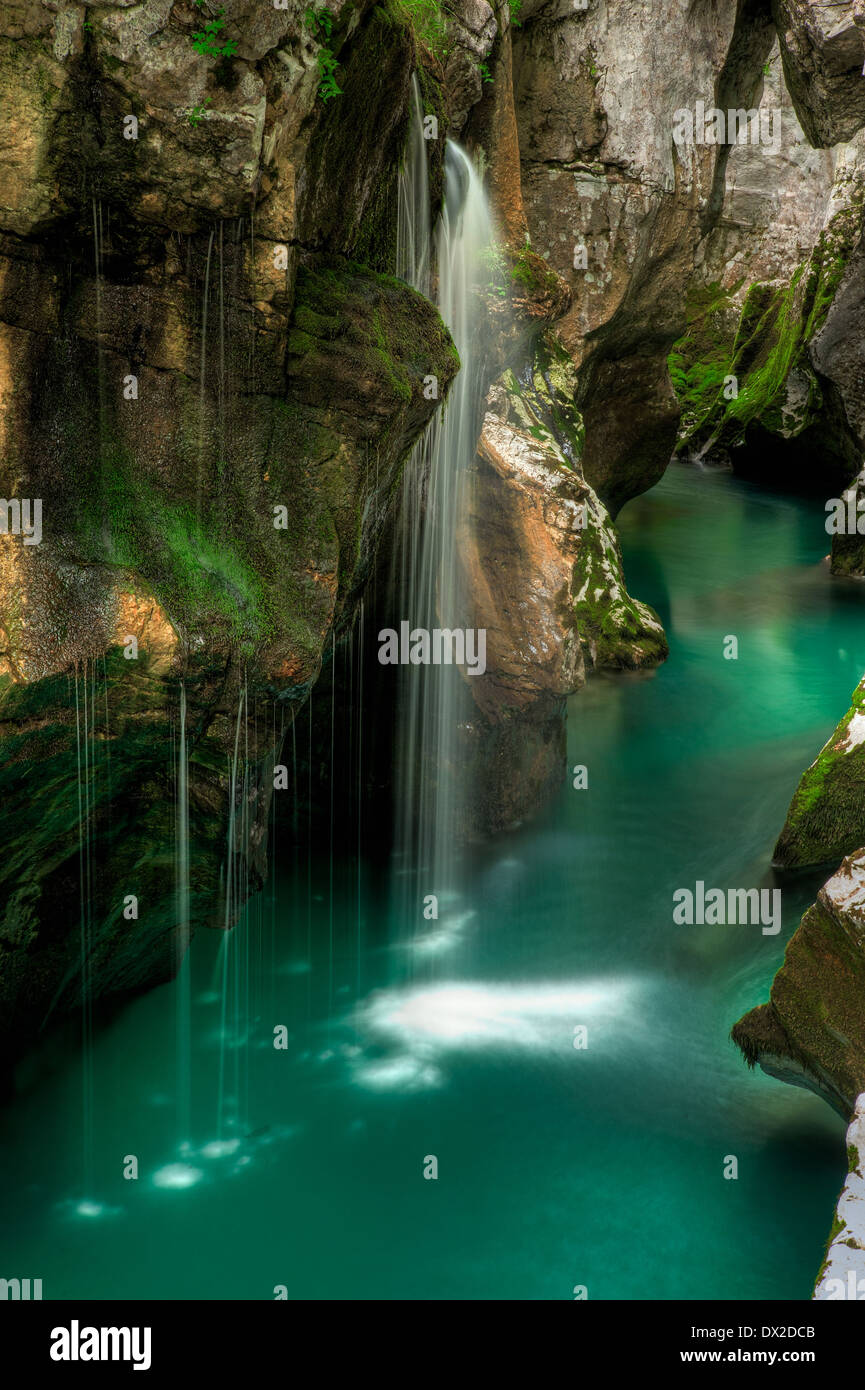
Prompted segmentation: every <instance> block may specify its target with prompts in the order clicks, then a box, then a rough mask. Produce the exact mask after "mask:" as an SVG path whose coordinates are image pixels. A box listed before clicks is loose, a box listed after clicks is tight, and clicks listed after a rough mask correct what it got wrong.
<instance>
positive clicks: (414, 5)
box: [392, 0, 448, 61]
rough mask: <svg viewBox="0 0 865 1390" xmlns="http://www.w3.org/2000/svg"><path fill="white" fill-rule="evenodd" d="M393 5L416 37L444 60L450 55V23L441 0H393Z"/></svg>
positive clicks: (398, 15)
mask: <svg viewBox="0 0 865 1390" xmlns="http://www.w3.org/2000/svg"><path fill="white" fill-rule="evenodd" d="M392 6H393V12H394V13H395V15H396V16H397V18H399V19H402V20H404V21H405V23H407V24H408V26H409V28H410V29H411V31H412V33H413V34H414V36H415V38H416V39H417V40H418V41H419V42H420V43H422V44H423V45H424V47H425V48H428V49H429V51H430V53H433V54H435V56H436V57H437V58H439V59H440V60H442V61H444V59H445V58H446V57H447V55H448V24H447V18H446V16H445V13H444V11H443V9H442V6H441V4H440V0H392Z"/></svg>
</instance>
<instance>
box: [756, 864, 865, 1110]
mask: <svg viewBox="0 0 865 1390" xmlns="http://www.w3.org/2000/svg"><path fill="white" fill-rule="evenodd" d="M732 1036H733V1040H734V1042H736V1043H737V1044H738V1046H739V1047H740V1048H741V1049H742V1052H743V1053H744V1055H745V1058H746V1060H747V1061H748V1063H749V1065H751V1066H753V1065H755V1063H759V1064H760V1066H762V1067H763V1069H764V1070H765V1071H767V1072H768V1073H769V1074H770V1075H772V1076H777V1077H778V1078H779V1079H780V1080H783V1081H788V1082H790V1083H792V1084H793V1085H799V1086H805V1087H807V1088H808V1089H810V1090H813V1091H816V1092H817V1093H818V1094H819V1095H822V1096H823V1097H824V1098H825V1099H827V1100H828V1101H829V1103H830V1104H831V1105H832V1106H833V1107H834V1108H835V1109H836V1110H838V1111H839V1112H840V1113H841V1114H842V1115H844V1116H845V1117H847V1118H849V1117H850V1115H851V1114H852V1112H853V1107H854V1105H855V1103H856V1097H857V1096H858V1095H859V1094H860V1093H861V1092H862V1091H863V1090H865V851H863V850H858V851H857V852H856V854H853V855H851V856H850V857H849V858H847V859H845V860H844V861H843V863H842V864H841V866H840V868H839V869H838V871H837V873H836V874H835V875H834V876H833V877H832V878H830V879H829V881H828V882H827V883H826V884H824V886H823V887H822V888H821V890H820V892H819V894H818V897H817V901H816V903H815V904H814V906H813V907H811V908H809V909H808V911H807V912H806V913H805V916H804V917H803V918H802V922H801V924H800V926H799V927H798V929H797V930H796V932H795V933H794V935H793V936H792V937H791V939H790V941H789V943H788V945H787V950H786V952H785V955H784V964H783V966H782V967H781V969H780V970H779V971H778V974H777V975H776V976H775V979H774V981H773V983H772V990H771V994H770V1000H769V1003H768V1004H762V1005H759V1006H758V1007H757V1008H756V1009H752V1010H751V1012H750V1013H748V1014H746V1015H745V1016H744V1018H742V1019H740V1020H739V1022H738V1023H737V1024H736V1026H735V1027H734V1029H733V1034H732Z"/></svg>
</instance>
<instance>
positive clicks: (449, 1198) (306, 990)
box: [0, 466, 865, 1299]
mask: <svg viewBox="0 0 865 1390" xmlns="http://www.w3.org/2000/svg"><path fill="white" fill-rule="evenodd" d="M621 531H622V539H623V547H624V552H625V557H626V570H627V577H628V582H629V587H630V588H631V590H632V592H634V593H636V594H637V595H638V596H639V597H641V598H643V599H645V600H647V601H648V602H651V603H652V604H654V605H655V607H657V608H658V610H659V612H660V613H661V616H662V618H663V620H664V622H665V625H666V628H667V632H668V635H669V637H670V642H671V649H672V650H671V656H670V659H669V661H668V662H667V664H666V665H665V666H664V667H663V668H662V669H661V670H659V671H658V672H657V673H656V674H652V675H649V676H620V677H607V678H598V679H596V680H593V681H592V682H591V683H590V684H589V686H588V687H587V689H586V690H584V691H583V692H582V693H581V694H580V695H579V696H577V697H575V698H574V700H572V701H571V706H570V714H569V750H570V753H569V757H570V765H571V766H573V765H574V764H576V763H583V764H586V765H587V766H588V769H589V787H588V789H587V790H584V791H577V790H574V789H573V788H572V787H571V785H570V782H568V783H566V784H565V785H564V786H563V788H562V791H561V794H560V795H559V796H558V798H557V799H556V801H555V803H554V804H552V805H551V806H550V807H549V808H548V810H547V811H546V812H545V814H544V815H543V816H542V817H541V818H540V819H538V820H537V821H535V822H534V823H533V824H531V825H530V826H526V827H525V828H523V829H521V830H520V831H518V832H516V833H514V834H512V835H509V836H507V837H505V838H503V839H501V840H499V841H498V842H497V843H496V844H494V845H493V846H491V847H489V848H488V849H487V850H486V851H485V852H484V853H483V854H482V855H480V856H479V858H478V861H477V862H476V864H475V865H474V866H473V868H472V870H471V872H470V874H469V875H468V877H467V879H466V882H465V884H464V885H463V890H462V892H461V894H460V895H459V896H458V897H457V898H456V899H455V900H454V901H453V902H450V903H446V904H443V905H442V911H441V915H440V919H439V921H438V922H437V923H424V922H423V921H422V919H420V913H419V914H418V915H419V921H418V923H417V924H412V925H416V927H417V930H416V933H415V939H414V945H413V946H412V945H405V944H404V945H401V946H395V945H393V944H391V943H393V942H395V941H403V942H405V941H406V940H410V939H411V935H412V933H411V932H410V931H406V926H407V924H406V923H404V922H394V921H389V920H388V909H387V907H386V906H385V902H384V899H383V898H381V897H380V894H379V890H378V889H377V888H376V887H375V886H374V881H373V875H372V874H371V873H369V872H367V871H366V869H364V870H363V871H362V872H361V873H360V874H358V870H357V865H356V864H355V862H354V861H353V860H352V859H351V857H350V856H348V855H347V856H346V858H345V859H344V860H343V859H341V858H340V857H337V859H336V860H335V862H334V864H333V866H331V864H330V862H329V860H321V861H317V860H316V861H313V863H312V866H311V876H310V877H307V860H306V855H305V852H304V853H303V854H301V855H300V856H298V857H297V858H298V860H299V862H297V863H295V862H294V860H295V855H294V852H293V850H292V847H291V845H290V843H289V837H288V835H287V834H285V833H281V834H280V836H279V838H278V841H277V844H276V849H275V863H276V872H275V878H274V887H273V890H272V892H269V893H268V894H267V895H266V896H263V897H261V898H259V899H257V900H256V901H255V903H254V904H253V905H252V907H251V908H250V910H249V912H248V914H247V917H246V919H245V921H244V922H243V923H242V924H241V926H240V927H239V928H238V929H237V930H236V931H235V932H234V933H233V934H232V935H231V936H230V937H229V938H224V937H223V936H222V934H221V933H207V934H204V935H201V936H199V938H198V939H197V940H196V941H195V943H194V945H193V948H192V951H191V954H190V958H189V969H188V971H187V974H186V978H185V979H184V980H183V981H182V982H181V984H179V985H178V984H174V985H171V986H166V987H163V988H161V989H158V990H155V991H153V992H152V993H150V994H149V995H147V996H146V997H144V998H142V999H140V1000H139V1001H137V1002H135V1003H134V1004H132V1005H130V1006H129V1007H128V1008H126V1009H125V1011H124V1012H123V1013H122V1014H121V1015H120V1016H119V1017H118V1018H117V1019H116V1020H115V1021H114V1022H113V1023H112V1024H111V1025H110V1026H109V1027H107V1028H106V1029H105V1030H104V1031H103V1032H102V1033H101V1034H100V1035H99V1036H98V1038H97V1040H96V1045H95V1057H94V1086H95V1127H96V1144H95V1150H94V1153H93V1161H94V1171H95V1174H96V1176H95V1179H94V1189H93V1191H92V1192H86V1193H84V1192H82V1190H81V1173H82V1151H81V1140H80V1129H81V1124H80V1096H81V1062H80V1058H76V1057H73V1056H70V1057H69V1058H68V1061H67V1062H66V1063H65V1064H64V1066H63V1067H62V1068H61V1069H60V1070H58V1071H57V1072H55V1073H54V1074H53V1075H52V1076H51V1077H49V1078H48V1079H47V1080H45V1081H44V1082H43V1083H42V1084H41V1085H40V1087H39V1088H38V1089H37V1090H34V1091H32V1092H30V1093H29V1094H28V1095H26V1096H23V1097H21V1098H19V1099H18V1100H17V1101H16V1102H15V1103H14V1104H13V1106H12V1107H11V1108H10V1109H9V1110H8V1111H6V1112H5V1113H4V1115H3V1116H2V1119H0V1125H2V1141H3V1142H2V1153H3V1161H2V1170H0V1171H2V1182H0V1193H2V1197H0V1203H2V1210H0V1230H2V1232H3V1235H2V1250H3V1261H4V1272H5V1273H7V1275H8V1276H10V1277H11V1276H12V1275H13V1274H14V1275H18V1276H19V1277H27V1276H29V1277H34V1278H35V1277H39V1278H42V1279H43V1281H44V1294H45V1297H46V1298H52V1297H57V1298H59V1297H90V1298H101V1297H120V1298H135V1297H156V1298H193V1297H199V1298H250V1299H252V1298H265V1299H267V1298H272V1297H273V1296H274V1288H275V1287H276V1286H278V1285H282V1286H285V1288H286V1289H287V1292H288V1296H289V1297H306V1298H315V1297H324V1298H432V1299H436V1298H465V1299H473V1298H530V1299H535V1298H542V1299H570V1298H572V1297H573V1290H574V1287H575V1286H576V1285H585V1286H586V1288H587V1290H588V1296H589V1298H590V1299H597V1298H619V1299H635V1298H676V1297H682V1298H693V1299H700V1298H709V1297H721V1298H732V1299H747V1298H806V1297H808V1295H809V1293H810V1289H811V1285H812V1283H813V1279H814V1275H815V1273H816V1270H817V1267H818V1265H819V1263H820V1259H821V1256H822V1249H823V1244H824V1242H825V1239H826V1236H827V1234H828V1230H829V1225H830V1222H831V1217H832V1209H833V1206H834V1201H835V1198H836V1195H837V1191H838V1189H839V1187H840V1184H841V1181H842V1179H843V1174H844V1166H845V1165H844V1159H843V1142H842V1140H843V1125H842V1123H841V1121H840V1120H839V1119H838V1118H837V1117H836V1116H834V1115H833V1113H832V1112H831V1111H830V1110H829V1109H828V1107H827V1106H826V1105H825V1104H824V1103H823V1102H822V1101H820V1100H818V1099H817V1098H816V1097H814V1096H811V1095H810V1094H808V1093H806V1092H804V1091H798V1090H795V1089H793V1088H789V1087H785V1086H782V1085H780V1084H779V1083H777V1082H773V1081H770V1080H769V1079H768V1078H766V1077H764V1076H763V1075H762V1074H760V1073H756V1074H754V1073H749V1072H748V1071H747V1069H746V1068H745V1066H744V1064H743V1063H742V1061H741V1059H740V1057H739V1055H738V1053H737V1052H736V1050H735V1049H734V1048H733V1046H732V1044H731V1043H730V1042H729V1041H728V1032H729V1028H730V1026H731V1024H732V1023H733V1022H734V1021H735V1020H736V1019H737V1018H738V1017H739V1015H740V1014H741V1013H742V1012H743V1011H744V1010H745V1009H747V1008H749V1007H750V1006H751V1005H753V1004H755V1003H758V1002H760V1001H762V1000H763V999H765V998H766V994H767V990H768V986H769V983H770V981H771V978H772V975H773V973H774V971H775V969H776V968H777V966H778V965H779V963H780V961H781V958H782V954H783V948H784V942H785V941H786V939H787V937H788V936H789V935H790V933H791V932H792V931H793V929H794V928H795V926H796V924H797V922H798V918H799V915H800V913H801V911H802V910H803V908H804V907H805V906H806V905H807V903H808V902H810V901H811V899H812V897H813V889H814V883H815V881H816V879H815V877H814V876H812V877H810V878H805V879H801V878H800V879H798V880H796V881H795V883H789V882H787V881H782V880H781V879H776V878H775V877H774V875H773V874H772V873H771V871H770V870H769V869H768V867H767V866H768V863H769V859H770V857H771V850H772V846H773V842H774V839H775V837H776V835H777V832H778V830H779V829H780V826H781V824H782V821H783V818H784V812H785V810H786V806H787V803H788V800H789V797H790V795H791V793H792V790H793V788H794V786H795V783H796V780H797V776H798V774H799V772H800V771H801V769H802V767H803V766H804V765H805V764H806V763H808V762H810V761H811V759H812V758H813V757H814V755H815V753H816V751H817V749H818V747H819V746H820V745H821V743H822V742H823V741H824V740H825V738H826V737H827V736H828V734H829V733H830V732H831V730H832V728H833V727H834V725H835V723H836V722H837V720H838V719H839V718H840V716H841V715H842V714H843V713H844V711H845V710H846V708H847V704H848V696H849V694H850V692H851V690H852V689H853V687H854V686H855V684H856V682H857V681H858V679H859V677H860V675H861V673H862V671H863V670H865V633H863V630H862V624H861V621H860V618H859V606H860V604H861V590H860V589H859V588H858V586H856V585H855V584H847V585H843V584H833V583H831V582H830V580H829V577H828V573H827V571H826V569H825V567H824V566H823V565H822V564H821V560H822V556H823V555H824V554H825V552H826V550H827V549H828V544H827V537H826V535H825V532H824V531H823V513H822V509H821V505H820V503H819V501H817V502H814V501H807V502H805V501H799V500H796V499H785V498H778V497H772V496H770V495H768V494H765V493H763V492H761V491H760V490H759V489H757V488H755V487H753V486H749V485H748V484H745V483H741V482H738V481H736V480H734V479H733V478H731V477H730V476H729V475H727V474H722V473H711V472H698V471H696V470H690V469H687V468H684V467H679V466H675V467H673V468H671V469H670V470H669V472H668V474H667V476H666V477H665V479H664V481H663V482H662V483H661V484H660V485H659V486H658V487H657V488H656V489H655V490H654V491H653V492H652V493H650V494H649V495H647V496H646V497H644V498H641V499H639V500H638V501H636V502H634V503H632V504H631V505H630V506H629V507H628V508H627V509H626V510H625V512H624V513H623V515H622V517H621ZM729 635H734V636H736V637H738V640H739V657H738V660H736V661H730V660H725V659H724V657H723V646H724V639H725V638H726V637H727V636H729ZM697 879H703V880H704V881H705V883H706V885H707V886H715V887H728V886H734V887H743V888H748V887H759V886H764V887H768V886H777V885H778V884H781V886H783V889H784V893H783V903H784V926H783V929H782V932H781V934H780V935H778V936H774V937H773V936H764V935H762V934H761V932H760V928H759V927H758V926H726V927H717V926H711V927H678V926H674V925H673V921H672V895H673V892H674V890H675V889H676V888H678V887H693V885H694V883H695V881H696V880H697ZM331 880H332V883H333V892H332V895H331V891H330V884H331ZM225 950H228V952H229V954H228V957H227V959H225V958H224V957H223V956H222V954H221V952H222V951H225ZM223 980H224V981H226V982H227V989H226V990H225V994H224V997H223ZM186 988H188V989H189V990H190V992H191V999H192V1006H191V1013H192V1023H193V1036H192V1049H191V1063H192V1088H191V1090H192V1129H191V1133H190V1135H189V1136H186V1140H187V1142H186V1145H185V1147H183V1148H181V1149H179V1148H178V1140H179V1138H183V1137H184V1136H179V1135H178V1129H177V1124H178V1120H177V1111H176V1101H177V1080H176V1068H175V1060H176V1036H175V1020H176V1018H177V1016H178V1007H177V992H178V989H186ZM223 1011H224V1014H225V1020H226V1023H225V1027H224V1028H223V1027H222V1024H221V1020H222V1017H223ZM180 1012H181V1013H182V1011H180ZM279 1025H284V1026H285V1028H286V1029H287V1039H286V1041H287V1046H286V1047H285V1049H280V1050H277V1049H275V1048H274V1046H273V1038H274V1032H273V1030H274V1028H275V1027H277V1026H279ZM581 1025H582V1026H585V1028H586V1029H587V1046H586V1047H585V1049H581V1050H577V1049H576V1048H575V1047H574V1045H573V1039H574V1029H575V1028H577V1027H579V1026H581ZM220 1072H221V1073H222V1088H221V1090H222V1097H223V1103H222V1106H221V1107H220V1104H219V1093H220ZM130 1155H134V1156H136V1157H137V1159H138V1165H139V1177H138V1179H137V1180H131V1181H126V1180H124V1178H123V1167H124V1161H125V1159H126V1158H127V1156H130ZM430 1155H433V1156H435V1157H436V1158H437V1160H438V1177H437V1179H436V1180H435V1181H431V1180H426V1179H425V1178H424V1176H423V1170H424V1166H425V1164H426V1163H427V1162H428V1156H430ZM729 1155H734V1156H736V1158H737V1159H738V1173H739V1176H738V1179H737V1180H735V1181H729V1180H725V1179H724V1177H723V1170H724V1166H725V1162H726V1160H727V1156H729ZM127 1166H128V1165H127ZM82 1198H83V1199H85V1200H84V1204H83V1205H82Z"/></svg>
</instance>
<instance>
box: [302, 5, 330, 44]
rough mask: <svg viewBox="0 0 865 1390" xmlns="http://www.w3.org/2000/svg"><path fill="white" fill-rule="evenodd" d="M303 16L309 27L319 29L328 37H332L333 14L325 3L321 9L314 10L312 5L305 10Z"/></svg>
mask: <svg viewBox="0 0 865 1390" xmlns="http://www.w3.org/2000/svg"><path fill="white" fill-rule="evenodd" d="M303 18H304V23H305V24H306V27H307V29H313V30H315V29H318V31H319V32H320V33H321V34H323V35H324V37H325V38H326V39H329V38H330V36H331V33H332V32H333V15H332V14H331V12H330V10H329V9H327V7H326V6H325V5H322V7H321V9H319V10H314V9H313V8H312V6H311V5H310V6H309V7H308V8H307V9H305V10H304V12H303Z"/></svg>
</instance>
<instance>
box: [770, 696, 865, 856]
mask: <svg viewBox="0 0 865 1390" xmlns="http://www.w3.org/2000/svg"><path fill="white" fill-rule="evenodd" d="M863 841H865V678H863V679H862V681H860V683H859V685H858V686H857V687H856V689H855V690H854V692H853V698H852V704H851V706H850V709H849V710H848V711H847V713H846V714H845V716H844V718H843V719H842V720H841V723H840V724H839V725H838V727H837V729H836V730H835V732H834V733H833V734H832V737H831V738H830V739H829V741H828V742H827V743H826V744H825V745H824V747H823V748H821V750H820V752H819V753H818V755H817V757H816V758H815V759H814V762H813V763H812V764H811V766H810V767H808V768H806V770H805V772H804V773H803V774H802V778H801V781H800V782H799V786H798V787H797V789H796V792H795V795H794V796H793V800H792V801H791V803H790V809H789V810H788V812H787V819H786V821H785V823H784V828H783V830H782V831H781V834H780V836H779V837H778V843H777V844H776V846H775V855H774V861H775V863H776V864H779V865H783V866H784V867H785V868H800V867H804V866H807V865H810V864H823V863H828V862H829V861H831V860H834V859H837V858H838V857H839V856H841V855H844V854H850V853H851V852H852V851H853V850H854V849H856V848H857V847H858V846H859V845H861V844H862V843H863Z"/></svg>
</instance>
